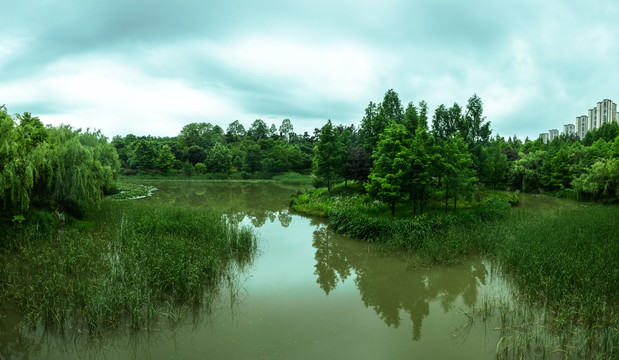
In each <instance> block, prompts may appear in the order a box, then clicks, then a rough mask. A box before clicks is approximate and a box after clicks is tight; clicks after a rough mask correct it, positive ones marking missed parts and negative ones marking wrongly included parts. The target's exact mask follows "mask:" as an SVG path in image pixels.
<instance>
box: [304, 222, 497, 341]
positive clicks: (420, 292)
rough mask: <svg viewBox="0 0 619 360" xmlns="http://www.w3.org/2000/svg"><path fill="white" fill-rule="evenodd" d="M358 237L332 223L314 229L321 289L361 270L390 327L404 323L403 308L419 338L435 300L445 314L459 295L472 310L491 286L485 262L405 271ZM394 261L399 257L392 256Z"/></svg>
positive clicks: (367, 293)
mask: <svg viewBox="0 0 619 360" xmlns="http://www.w3.org/2000/svg"><path fill="white" fill-rule="evenodd" d="M360 245H361V244H358V243H355V242H353V241H342V239H341V237H337V236H336V235H334V234H333V233H332V232H330V230H329V229H328V228H327V227H326V226H320V227H318V229H317V230H315V231H314V236H313V246H314V248H315V249H316V253H315V256H314V258H315V260H316V265H315V269H316V270H315V272H314V274H315V275H317V276H318V279H317V282H318V284H319V285H320V288H321V289H322V290H323V291H324V292H325V294H327V295H328V294H329V293H330V292H332V291H333V290H334V289H335V288H336V287H337V286H338V282H344V281H345V280H346V279H348V278H349V277H350V276H351V274H353V273H354V274H355V280H354V282H355V285H356V287H357V289H359V293H360V294H361V299H362V301H363V303H364V305H365V306H366V307H368V308H371V309H373V310H374V311H375V312H376V313H377V314H378V316H379V317H380V318H381V319H382V320H383V321H384V322H385V323H386V324H387V325H389V326H393V327H396V328H397V327H398V326H399V325H400V323H401V317H400V314H401V312H402V311H403V312H405V313H406V314H408V316H409V317H410V319H411V321H412V323H413V336H412V338H413V340H419V339H420V338H421V329H422V323H423V319H424V318H425V317H427V316H428V315H429V314H430V303H431V302H435V301H438V302H439V303H440V304H441V307H442V309H443V311H444V312H448V311H450V310H451V308H452V306H453V304H454V302H455V301H456V300H457V299H458V297H462V301H463V303H464V304H465V305H466V306H468V307H469V308H472V307H473V306H475V304H476V301H477V292H478V290H477V288H478V285H479V284H481V285H485V284H486V276H487V275H488V270H487V269H486V266H485V265H484V264H483V263H482V262H481V261H474V262H473V263H472V264H468V265H466V266H450V267H433V268H432V269H431V270H430V269H426V270H423V269H422V270H404V268H403V264H402V262H401V261H389V260H390V258H391V257H390V256H386V255H383V256H381V255H380V254H377V253H376V252H373V251H369V249H368V246H369V245H366V246H363V245H361V246H360ZM391 260H393V259H391Z"/></svg>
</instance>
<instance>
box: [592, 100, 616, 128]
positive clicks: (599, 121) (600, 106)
mask: <svg viewBox="0 0 619 360" xmlns="http://www.w3.org/2000/svg"><path fill="white" fill-rule="evenodd" d="M611 122H617V104H615V103H614V102H612V101H611V100H609V99H604V100H602V101H600V102H598V103H597V106H595V107H594V108H593V109H589V123H588V126H587V128H588V129H587V131H589V130H592V129H599V128H600V127H601V126H602V125H604V124H607V123H611Z"/></svg>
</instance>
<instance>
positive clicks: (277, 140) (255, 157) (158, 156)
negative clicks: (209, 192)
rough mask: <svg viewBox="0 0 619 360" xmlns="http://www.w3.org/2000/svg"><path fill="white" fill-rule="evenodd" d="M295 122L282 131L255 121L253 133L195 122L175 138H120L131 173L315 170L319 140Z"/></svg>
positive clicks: (244, 173) (251, 173)
mask: <svg viewBox="0 0 619 360" xmlns="http://www.w3.org/2000/svg"><path fill="white" fill-rule="evenodd" d="M293 130H294V126H293V125H292V122H291V121H290V120H289V119H284V120H283V121H282V123H281V125H280V126H279V128H278V127H276V126H275V124H271V126H268V125H267V124H266V123H265V122H264V121H263V120H261V119H257V120H255V121H254V122H253V123H252V124H251V126H250V127H249V129H247V130H246V129H245V127H244V126H243V125H242V124H241V123H240V122H239V121H238V120H235V121H234V122H232V123H230V124H229V125H228V127H227V129H226V131H224V130H223V128H221V127H220V126H218V125H212V124H210V123H205V122H202V123H191V124H188V125H186V126H185V127H183V129H182V130H181V132H180V134H179V135H178V136H175V137H163V138H155V137H150V136H146V137H137V136H135V135H132V134H129V135H127V136H125V137H121V136H115V137H114V138H113V139H112V144H113V145H114V147H115V148H116V150H117V152H118V156H119V158H120V161H121V165H122V168H123V169H125V170H124V173H125V174H132V173H136V172H145V173H157V174H170V173H181V174H186V175H196V174H206V173H215V174H219V176H221V177H229V176H235V177H238V178H255V177H270V176H272V175H274V174H279V173H283V172H289V171H295V172H300V173H302V172H306V173H307V172H309V169H310V167H311V158H312V151H313V143H314V139H313V137H312V136H310V135H309V134H308V133H307V132H305V133H304V134H303V135H299V134H296V133H295V132H294V131H293Z"/></svg>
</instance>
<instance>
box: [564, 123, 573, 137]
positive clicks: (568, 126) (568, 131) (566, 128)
mask: <svg viewBox="0 0 619 360" xmlns="http://www.w3.org/2000/svg"><path fill="white" fill-rule="evenodd" d="M563 134H565V135H566V136H568V137H570V136H572V135H574V134H576V126H574V124H565V125H563Z"/></svg>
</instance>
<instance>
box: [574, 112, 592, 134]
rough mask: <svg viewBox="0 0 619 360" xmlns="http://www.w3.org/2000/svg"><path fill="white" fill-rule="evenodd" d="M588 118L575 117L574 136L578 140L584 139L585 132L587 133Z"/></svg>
mask: <svg viewBox="0 0 619 360" xmlns="http://www.w3.org/2000/svg"><path fill="white" fill-rule="evenodd" d="M588 124H589V118H588V117H587V115H581V116H577V117H576V136H578V137H579V138H580V139H583V138H584V137H585V134H586V133H587V131H589V126H588Z"/></svg>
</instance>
